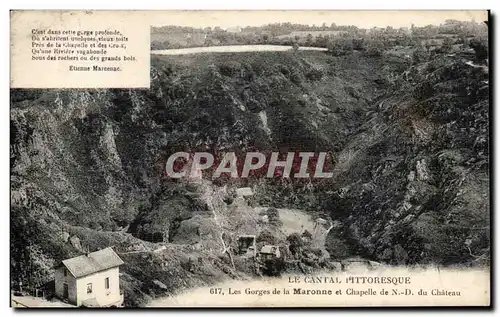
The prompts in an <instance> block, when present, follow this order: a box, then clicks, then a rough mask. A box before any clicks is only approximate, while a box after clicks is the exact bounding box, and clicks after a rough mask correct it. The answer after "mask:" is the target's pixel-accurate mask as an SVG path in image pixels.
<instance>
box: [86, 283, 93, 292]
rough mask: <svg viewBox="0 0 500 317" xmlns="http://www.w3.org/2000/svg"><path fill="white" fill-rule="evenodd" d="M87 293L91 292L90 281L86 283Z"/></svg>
mask: <svg viewBox="0 0 500 317" xmlns="http://www.w3.org/2000/svg"><path fill="white" fill-rule="evenodd" d="M87 294H92V283H88V284H87Z"/></svg>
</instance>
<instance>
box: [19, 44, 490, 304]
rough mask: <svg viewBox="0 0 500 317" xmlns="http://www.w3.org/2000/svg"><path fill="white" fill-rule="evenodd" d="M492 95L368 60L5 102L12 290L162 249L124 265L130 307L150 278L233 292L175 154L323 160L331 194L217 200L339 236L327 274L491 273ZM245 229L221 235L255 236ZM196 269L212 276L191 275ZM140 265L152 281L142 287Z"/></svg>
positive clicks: (222, 68)
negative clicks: (445, 267)
mask: <svg viewBox="0 0 500 317" xmlns="http://www.w3.org/2000/svg"><path fill="white" fill-rule="evenodd" d="M486 79H487V74H484V73H482V72H481V70H477V69H474V68H471V67H467V66H465V65H464V62H463V61H461V60H459V59H458V58H455V57H447V56H439V57H438V58H436V59H435V60H434V61H430V62H426V63H421V64H416V65H413V66H411V65H410V62H409V61H407V60H404V59H400V58H396V57H390V56H388V57H387V56H386V57H367V56H364V55H362V54H360V53H358V52H355V53H354V54H353V55H347V56H331V55H328V54H325V53H323V52H296V53H293V52H265V53H233V54H221V55H210V54H199V55H192V56H189V57H183V58H180V57H175V56H163V57H162V56H158V57H154V58H152V66H151V88H150V89H149V90H115V89H110V90H11V219H12V224H11V258H12V260H11V263H12V265H11V267H12V273H13V275H14V278H13V280H19V281H25V282H26V281H29V283H31V284H34V285H40V284H43V283H45V282H47V281H48V280H50V274H51V267H50V266H51V264H53V263H55V261H58V260H61V259H64V258H67V257H70V256H73V255H77V254H79V253H80V252H82V251H84V250H82V249H85V248H88V249H97V248H101V247H104V246H108V245H124V246H125V247H130V246H135V245H141V246H142V247H143V248H145V249H150V250H153V249H154V248H155V247H154V245H153V243H152V242H157V241H165V242H170V243H167V249H166V251H165V252H164V254H166V253H168V255H165V256H164V258H163V260H158V257H157V256H155V255H149V254H148V255H144V256H143V255H142V254H135V253H133V254H129V255H124V257H126V259H125V260H126V262H128V264H127V265H126V266H125V274H126V282H125V286H126V288H127V292H130V294H132V293H133V294H137V293H141V294H143V296H149V295H146V290H147V289H148V287H150V286H151V281H150V279H151V277H152V276H155V277H157V278H158V279H159V280H161V281H163V282H164V283H166V284H167V286H168V287H171V288H172V289H173V288H177V287H188V286H190V285H191V286H194V285H199V284H200V283H211V282H212V281H213V280H218V279H221V278H222V277H223V276H228V275H229V276H232V277H235V276H240V275H241V274H240V272H238V270H233V268H232V267H231V265H229V264H228V263H223V262H221V261H220V260H219V259H216V258H215V257H214V255H213V254H211V253H210V252H211V251H210V250H211V249H216V250H217V253H216V254H218V253H219V252H220V251H221V246H220V245H219V242H220V241H219V240H220V239H222V243H220V244H221V245H225V241H224V236H222V237H221V235H220V234H221V231H222V232H224V228H218V226H221V222H220V221H217V220H216V219H213V218H214V217H213V215H212V214H210V212H207V211H210V210H213V209H214V208H213V207H212V206H209V205H208V204H207V200H206V199H205V198H206V197H205V198H204V197H203V195H202V191H200V189H199V187H198V186H196V185H193V184H186V183H182V182H178V181H172V180H169V179H167V178H166V177H165V175H164V164H165V161H166V158H167V157H168V156H169V155H170V154H171V153H173V152H176V151H180V150H183V151H196V150H203V151H215V152H223V151H230V150H233V151H239V152H245V151H247V150H255V149H258V150H261V151H271V150H281V151H290V150H291V151H297V150H300V151H317V152H318V151H327V152H330V153H332V154H333V157H334V158H335V159H334V160H335V162H334V163H335V164H334V178H333V179H331V180H327V181H323V182H315V183H313V184H312V185H313V187H312V189H311V187H307V186H305V185H306V184H302V183H295V182H286V181H283V180H280V179H277V180H271V181H263V180H262V179H250V180H236V181H228V180H220V182H214V184H213V185H212V186H214V187H215V188H222V186H223V185H227V186H228V187H229V188H234V187H237V186H247V185H252V186H254V187H255V188H256V192H257V194H256V199H257V200H258V202H260V203H261V204H262V205H265V206H268V205H275V206H276V207H295V208H300V209H304V210H310V211H311V212H312V211H314V212H317V213H318V214H322V215H324V216H327V217H330V218H331V219H333V220H337V221H339V222H340V223H341V224H342V225H341V226H340V227H339V228H337V229H335V230H332V231H331V232H330V234H329V237H327V249H329V251H330V254H331V255H332V256H335V257H339V258H342V257H347V256H351V255H361V256H364V257H367V258H370V259H373V260H377V261H383V262H387V263H393V264H398V263H401V264H412V263H417V262H424V263H435V262H438V263H443V264H450V263H451V264H453V263H463V262H467V263H472V262H474V261H477V260H478V259H479V260H481V256H483V255H484V254H486V253H488V252H489V231H487V230H481V229H480V228H485V227H488V226H489V216H488V206H487V203H488V193H489V192H488V191H489V178H488V172H489V169H488V140H487V138H488V133H489V127H488V89H484V80H486ZM229 196H230V195H228V197H229ZM231 205H234V204H232V203H231V202H229V203H228V204H227V206H226V207H227V208H228V210H230V208H231V207H230V206H231ZM244 215H245V213H244V212H239V213H238V214H234V215H233V216H232V217H231V218H230V219H231V221H232V222H233V223H231V224H230V226H228V228H226V229H225V230H226V231H231V230H235V228H236V227H238V226H240V227H238V228H239V229H238V230H241V232H245V230H247V229H245V228H252V227H253V230H256V226H255V225H252V221H255V219H253V218H252V217H253V216H251V215H250V214H248V217H247V218H245V217H244ZM241 226H243V227H241ZM179 228H183V229H182V230H180V231H179ZM196 228H205V229H206V230H205V229H196ZM218 229H222V230H219V231H218V234H217V235H216V236H213V238H214V239H215V240H216V241H217V242H215V241H213V239H210V238H205V239H198V238H197V239H198V240H203V243H204V247H202V248H199V247H196V246H195V245H192V244H191V242H192V240H191V239H187V238H186V235H187V236H189V235H194V234H195V233H196V232H199V230H201V231H203V230H205V231H203V232H205V233H206V234H207V235H208V236H206V237H210V235H211V234H212V233H214V232H217V230H218ZM196 230H198V231H196ZM248 230H250V229H248ZM203 232H202V233H201V234H202V235H203ZM176 234H180V235H181V236H177V237H176ZM196 234H198V233H196ZM75 236H76V237H77V238H78V240H79V241H80V244H82V245H84V247H79V246H78V244H76V243H73V242H71V241H70V240H71V239H73V237H75ZM200 237H201V236H200ZM197 239H194V240H193V241H195V242H196V241H197ZM74 240H75V239H73V241H74ZM187 240H189V241H190V242H189V243H188V242H186V241H187ZM228 243H229V242H228ZM26 246H30V247H29V248H26ZM443 250H445V252H443ZM35 258H36V259H37V260H36V263H35V265H34V266H35V268H34V269H33V270H32V271H30V273H26V272H27V271H26V267H27V266H28V265H31V266H32V267H33V259H35ZM192 258H199V259H201V260H200V261H208V262H209V263H210V264H209V265H208V264H205V265H204V267H205V269H203V270H208V271H210V272H206V271H204V272H191V269H190V266H189V265H187V266H186V263H190V262H189V261H191V259H192ZM188 259H189V260H188ZM162 261H163V263H170V264H169V265H170V266H169V267H168V268H165V267H164V264H161V263H162ZM142 262H148V263H150V264H148V268H142V272H141V270H140V269H139V268H138V267H137V266H138V265H139V263H142ZM205 263H207V262H205ZM149 265H150V266H149ZM33 272H34V273H33ZM151 287H153V286H151ZM143 292H144V293H143ZM130 304H131V305H138V303H136V302H133V303H130Z"/></svg>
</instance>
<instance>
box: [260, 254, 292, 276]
mask: <svg viewBox="0 0 500 317" xmlns="http://www.w3.org/2000/svg"><path fill="white" fill-rule="evenodd" d="M285 267H286V265H285V261H283V259H281V258H273V259H269V260H266V261H265V262H264V266H263V267H262V274H264V275H267V276H281V273H282V272H283V271H284V270H285Z"/></svg>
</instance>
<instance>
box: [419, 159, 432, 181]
mask: <svg viewBox="0 0 500 317" xmlns="http://www.w3.org/2000/svg"><path fill="white" fill-rule="evenodd" d="M416 168H417V179H418V180H420V181H426V180H428V179H429V178H430V171H429V168H428V167H427V163H426V162H425V159H421V160H420V161H417V167H416Z"/></svg>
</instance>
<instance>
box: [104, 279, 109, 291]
mask: <svg viewBox="0 0 500 317" xmlns="http://www.w3.org/2000/svg"><path fill="white" fill-rule="evenodd" d="M104 287H105V288H106V289H109V277H106V278H105V279H104Z"/></svg>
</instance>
